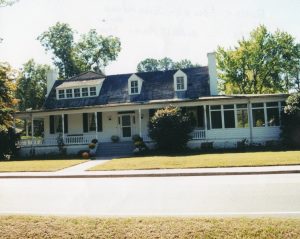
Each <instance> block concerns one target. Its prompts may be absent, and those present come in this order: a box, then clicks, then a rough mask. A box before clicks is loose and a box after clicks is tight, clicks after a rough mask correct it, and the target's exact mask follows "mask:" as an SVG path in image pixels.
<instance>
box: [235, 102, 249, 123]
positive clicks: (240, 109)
mask: <svg viewBox="0 0 300 239" xmlns="http://www.w3.org/2000/svg"><path fill="white" fill-rule="evenodd" d="M236 119H237V127H238V128H247V127H248V107H247V104H237V105H236Z"/></svg>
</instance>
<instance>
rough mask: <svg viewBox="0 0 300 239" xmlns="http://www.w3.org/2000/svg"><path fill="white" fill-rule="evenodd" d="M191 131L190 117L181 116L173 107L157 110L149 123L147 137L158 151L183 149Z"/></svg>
mask: <svg viewBox="0 0 300 239" xmlns="http://www.w3.org/2000/svg"><path fill="white" fill-rule="evenodd" d="M192 131H193V122H192V119H191V117H190V116H188V115H186V114H182V112H181V109H180V108H178V107H174V106H168V107H166V108H164V109H161V110H157V111H156V112H155V114H154V116H153V117H152V118H151V119H150V123H149V136H150V137H151V139H153V140H154V141H155V142H156V144H157V147H158V148H159V149H161V150H166V151H177V150H181V149H184V148H185V147H186V144H187V142H188V141H189V140H190V139H191V137H190V135H189V134H190V133H191V132H192Z"/></svg>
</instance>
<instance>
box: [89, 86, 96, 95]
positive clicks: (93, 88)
mask: <svg viewBox="0 0 300 239" xmlns="http://www.w3.org/2000/svg"><path fill="white" fill-rule="evenodd" d="M95 95H96V87H90V96H95Z"/></svg>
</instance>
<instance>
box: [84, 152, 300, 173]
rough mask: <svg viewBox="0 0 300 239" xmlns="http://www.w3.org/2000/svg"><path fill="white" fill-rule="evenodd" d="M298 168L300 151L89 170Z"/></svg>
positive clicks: (128, 162) (139, 160) (153, 160)
mask: <svg viewBox="0 0 300 239" xmlns="http://www.w3.org/2000/svg"><path fill="white" fill-rule="evenodd" d="M290 164H300V151H281V152H251V153H224V154H221V153H220V154H199V155H189V156H151V157H133V158H121V159H113V160H111V161H108V162H107V163H104V164H100V165H97V166H95V167H93V168H90V169H89V170H129V169H164V168H208V167H237V166H267V165H268V166H270V165H290Z"/></svg>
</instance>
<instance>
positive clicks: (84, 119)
mask: <svg viewBox="0 0 300 239" xmlns="http://www.w3.org/2000/svg"><path fill="white" fill-rule="evenodd" d="M82 123H83V125H82V127H83V132H84V133H87V132H88V131H89V125H88V124H89V123H88V114H87V113H83V114H82Z"/></svg>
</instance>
